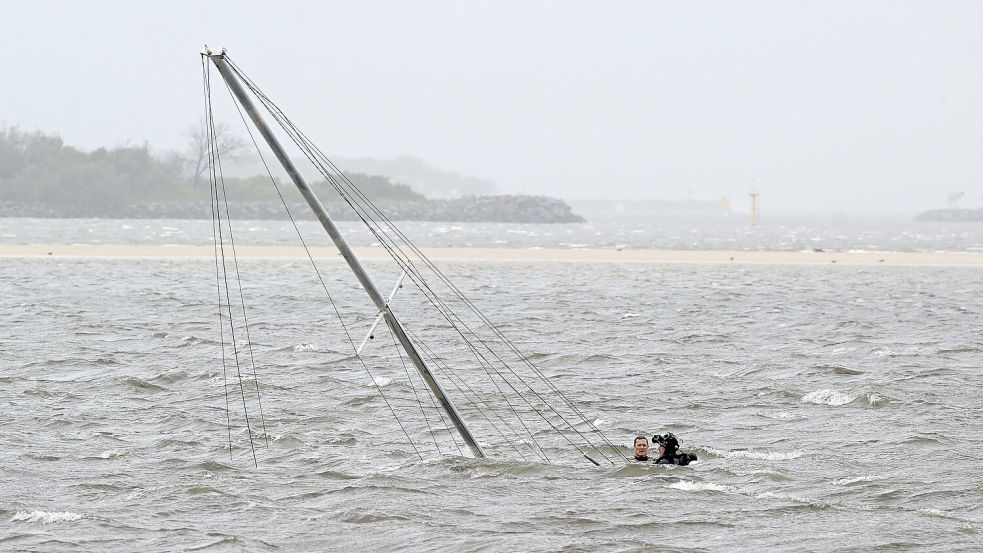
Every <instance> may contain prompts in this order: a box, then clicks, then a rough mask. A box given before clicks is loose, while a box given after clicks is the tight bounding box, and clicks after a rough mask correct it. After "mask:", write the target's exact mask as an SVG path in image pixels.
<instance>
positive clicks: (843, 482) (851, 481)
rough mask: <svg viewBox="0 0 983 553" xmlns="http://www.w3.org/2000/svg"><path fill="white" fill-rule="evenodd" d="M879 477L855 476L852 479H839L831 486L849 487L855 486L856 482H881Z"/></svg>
mask: <svg viewBox="0 0 983 553" xmlns="http://www.w3.org/2000/svg"><path fill="white" fill-rule="evenodd" d="M882 479H883V477H881V476H857V477H854V478H840V479H839V480H833V484H834V485H836V486H849V485H850V484H856V483H857V482H873V481H875V480H882Z"/></svg>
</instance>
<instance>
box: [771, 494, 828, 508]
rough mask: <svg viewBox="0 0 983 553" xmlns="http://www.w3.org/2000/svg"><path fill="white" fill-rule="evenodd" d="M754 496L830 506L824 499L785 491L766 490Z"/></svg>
mask: <svg viewBox="0 0 983 553" xmlns="http://www.w3.org/2000/svg"><path fill="white" fill-rule="evenodd" d="M754 498H755V499H784V500H786V501H794V502H796V503H803V504H805V505H812V506H814V507H828V506H829V503H825V502H823V501H819V500H816V499H809V498H808V497H801V496H797V495H788V494H784V493H774V492H765V493H759V494H758V495H756V496H754Z"/></svg>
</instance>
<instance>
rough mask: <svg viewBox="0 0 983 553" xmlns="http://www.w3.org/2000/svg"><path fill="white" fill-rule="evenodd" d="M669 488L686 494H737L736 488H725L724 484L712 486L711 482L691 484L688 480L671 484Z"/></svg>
mask: <svg viewBox="0 0 983 553" xmlns="http://www.w3.org/2000/svg"><path fill="white" fill-rule="evenodd" d="M669 487H670V488H673V489H676V490H683V491H686V492H702V491H711V492H724V493H738V490H737V488H735V487H734V486H727V485H724V484H714V483H713V482H691V481H689V480H680V481H679V482H673V483H672V484H669Z"/></svg>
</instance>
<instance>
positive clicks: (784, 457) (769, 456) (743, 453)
mask: <svg viewBox="0 0 983 553" xmlns="http://www.w3.org/2000/svg"><path fill="white" fill-rule="evenodd" d="M698 449H699V450H701V451H704V452H706V453H709V454H710V455H713V456H715V457H724V458H727V459H753V460H756V461H790V460H792V459H798V458H799V457H802V456H804V455H806V452H805V451H802V450H801V449H797V450H795V451H751V450H745V449H739V450H735V451H724V450H721V449H715V448H712V447H706V446H702V447H699V448H698Z"/></svg>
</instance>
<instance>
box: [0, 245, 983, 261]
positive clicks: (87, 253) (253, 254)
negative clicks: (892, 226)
mask: <svg viewBox="0 0 983 553" xmlns="http://www.w3.org/2000/svg"><path fill="white" fill-rule="evenodd" d="M354 250H355V253H356V255H357V256H358V257H359V258H361V259H366V260H369V259H380V258H385V257H387V256H388V254H387V252H386V250H385V249H384V248H382V247H357V248H354ZM420 251H422V252H423V253H424V255H426V256H427V257H428V258H430V259H432V260H434V261H437V260H443V261H496V262H497V261H502V262H505V261H519V262H579V263H707V264H771V265H849V266H855V265H861V266H895V267H896V266H965V267H983V252H944V251H940V252H870V251H740V250H659V249H631V248H623V249H620V250H619V249H613V248H611V249H601V248H469V247H428V248H420ZM311 254H312V255H313V256H314V257H315V258H319V259H325V258H331V257H334V258H337V259H338V260H339V261H340V260H341V256H340V255H339V253H338V250H337V249H335V248H333V247H316V248H311ZM214 255H215V250H214V247H213V246H211V245H160V244H149V245H141V244H0V257H16V258H42V257H46V258H114V259H115V258H165V259H171V258H174V259H179V258H209V259H211V258H213V257H214ZM229 255H231V249H230V248H229V247H228V246H227V247H226V256H229ZM236 255H237V256H238V257H239V258H254V259H278V258H286V259H289V258H305V257H306V256H307V254H306V253H305V252H304V249H303V248H302V247H298V246H237V247H236Z"/></svg>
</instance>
